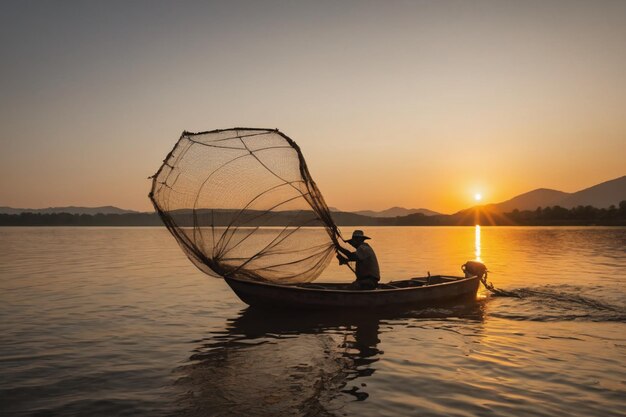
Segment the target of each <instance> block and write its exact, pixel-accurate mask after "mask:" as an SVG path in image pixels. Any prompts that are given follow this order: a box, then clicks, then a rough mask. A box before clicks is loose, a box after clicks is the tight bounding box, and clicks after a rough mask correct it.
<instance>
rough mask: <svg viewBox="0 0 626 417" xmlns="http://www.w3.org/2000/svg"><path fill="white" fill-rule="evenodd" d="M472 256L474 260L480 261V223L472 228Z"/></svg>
mask: <svg viewBox="0 0 626 417" xmlns="http://www.w3.org/2000/svg"><path fill="white" fill-rule="evenodd" d="M474 256H475V257H476V260H477V261H479V262H482V261H483V260H482V259H481V258H480V225H478V224H477V225H476V226H475V229H474Z"/></svg>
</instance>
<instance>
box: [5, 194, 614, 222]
mask: <svg viewBox="0 0 626 417" xmlns="http://www.w3.org/2000/svg"><path fill="white" fill-rule="evenodd" d="M224 218H225V217H224ZM333 218H334V219H335V222H336V223H337V225H339V226H357V225H358V226H473V225H475V224H480V225H494V226H505V225H506V226H510V225H520V226H588V225H599V226H626V200H624V201H621V202H620V203H619V205H618V206H611V207H609V208H596V207H592V206H578V207H574V208H571V209H567V208H563V207H559V206H552V207H543V208H542V207H538V208H537V209H536V210H513V211H512V212H509V213H497V212H493V211H491V210H489V209H488V208H486V207H481V206H477V207H473V208H470V209H467V210H463V211H460V212H458V213H455V214H451V215H436V216H426V215H424V214H421V213H416V214H411V215H408V216H401V217H379V218H377V217H368V216H363V215H359V214H355V213H346V212H335V213H333ZM181 221H182V222H183V224H184V222H186V221H188V220H185V219H182V217H181ZM221 223H224V224H221ZM288 223H289V222H288V218H287V217H285V221H284V222H282V223H281V220H280V217H278V218H274V220H273V222H272V224H271V225H273V226H275V225H280V224H283V225H285V224H288ZM213 224H214V225H215V226H224V225H226V224H227V221H226V220H223V221H222V220H219V219H218V221H217V222H214V223H213ZM161 225H163V222H162V221H161V219H160V218H159V216H158V214H157V213H126V214H102V213H99V214H95V215H90V214H69V213H45V214H42V213H29V212H26V213H21V214H0V226H161ZM188 225H189V226H191V225H192V223H189V224H188ZM208 225H209V224H203V226H208ZM249 225H250V226H263V225H268V224H262V223H259V224H256V223H251V224H249Z"/></svg>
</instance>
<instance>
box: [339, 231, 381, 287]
mask: <svg viewBox="0 0 626 417" xmlns="http://www.w3.org/2000/svg"><path fill="white" fill-rule="evenodd" d="M367 239H370V238H369V237H367V236H365V234H364V233H363V231H362V230H355V231H354V232H353V233H352V239H350V240H347V242H348V243H349V244H350V245H352V246H353V247H354V248H355V249H356V251H355V252H350V251H349V250H348V249H345V248H342V247H338V248H337V250H338V251H339V252H340V253H338V254H337V259H339V264H340V265H345V264H347V263H348V262H351V261H354V262H356V267H355V272H356V281H354V282H353V283H352V284H350V288H351V289H357V290H373V289H376V287H377V286H378V281H380V269H379V268H378V259H376V254H375V253H374V249H372V247H371V246H370V245H368V244H367V243H365V241H366V240H367Z"/></svg>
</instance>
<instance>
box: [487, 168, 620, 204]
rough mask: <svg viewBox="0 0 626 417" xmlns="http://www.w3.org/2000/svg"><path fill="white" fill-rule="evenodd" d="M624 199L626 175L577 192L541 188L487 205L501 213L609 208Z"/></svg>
mask: <svg viewBox="0 0 626 417" xmlns="http://www.w3.org/2000/svg"><path fill="white" fill-rule="evenodd" d="M622 200H626V175H625V176H623V177H620V178H616V179H614V180H610V181H606V182H603V183H600V184H597V185H594V186H593V187H589V188H585V189H584V190H580V191H577V192H575V193H565V192H563V191H558V190H550V189H547V188H539V189H537V190H533V191H529V192H527V193H524V194H520V195H518V196H516V197H513V198H512V199H510V200H506V201H503V202H501V203H497V204H489V205H487V206H486V207H487V208H489V209H492V210H493V211H496V212H500V213H506V212H510V211H513V210H514V209H517V210H535V209H536V208H537V207H552V206H561V207H563V208H568V209H569V208H572V207H576V206H593V207H597V208H607V207H609V206H611V205H615V206H617V205H618V204H619V202H620V201H622Z"/></svg>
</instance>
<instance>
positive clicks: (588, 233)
mask: <svg viewBox="0 0 626 417" xmlns="http://www.w3.org/2000/svg"><path fill="white" fill-rule="evenodd" d="M365 229H366V232H367V233H368V234H369V235H370V236H372V238H373V239H372V241H371V245H372V246H373V247H374V249H375V250H376V252H377V254H378V257H379V261H380V263H381V269H382V274H383V281H385V280H392V279H400V278H406V277H410V276H420V275H426V273H427V272H428V271H430V272H431V273H433V274H435V273H437V274H453V275H459V274H460V269H459V266H460V265H461V264H462V263H463V262H465V261H467V260H470V259H475V258H479V259H482V261H484V262H485V263H486V264H487V266H488V267H489V269H490V271H491V273H490V279H491V280H492V281H493V283H494V284H495V285H496V286H497V287H499V288H503V289H506V290H516V291H518V293H519V294H520V295H522V296H523V298H502V297H491V296H485V294H482V295H481V297H480V299H479V300H477V302H476V303H473V304H469V305H463V306H456V307H455V306H453V307H449V308H440V309H428V310H421V311H413V312H409V313H406V314H403V315H400V316H391V317H390V316H386V317H384V316H383V317H381V316H376V315H372V314H358V315H345V314H344V315H342V314H332V315H328V314H305V313H290V314H268V313H260V312H256V311H252V310H250V309H248V308H247V307H246V305H244V304H243V303H242V302H240V301H239V300H238V299H237V298H236V296H235V295H234V294H233V293H232V292H231V291H230V289H229V288H228V287H227V286H226V284H225V283H224V282H223V281H221V280H219V279H215V278H209V277H206V276H205V275H203V274H202V273H201V272H199V271H198V270H197V269H195V267H193V266H192V265H191V263H190V262H189V261H188V260H187V259H186V257H185V256H184V255H183V253H182V251H181V250H180V249H179V248H178V246H177V244H176V243H175V241H174V239H173V238H172V237H171V236H170V235H169V233H168V232H167V231H166V230H164V229H162V228H0V334H1V335H2V336H1V339H0V367H1V368H0V369H1V375H2V378H0V414H2V415H7V416H21V415H37V416H52V415H62V416H112V415H138V416H161V415H166V416H173V415H183V416H185V415H188V416H212V415H215V416H231V415H232V416H269V415H279V416H280V415H286V416H292V415H311V416H313V415H338V416H344V415H347V416H379V415H387V416H406V415H419V416H491V415H499V416H510V415H518V416H556V415H569V416H600V415H602V416H624V415H626V228H539V227H533V228H508V227H482V228H473V227H459V228H454V227H437V228H429V227H404V228H392V227H386V228H383V227H379V228H376V227H369V228H365ZM351 230H352V229H347V230H345V231H344V233H347V234H349V233H350V232H351ZM322 279H323V280H326V281H332V280H342V281H349V280H351V276H350V274H349V271H348V270H347V269H345V267H339V266H338V265H336V264H335V263H333V264H332V265H331V266H329V268H328V269H327V270H326V272H325V273H324V275H323V277H322Z"/></svg>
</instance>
